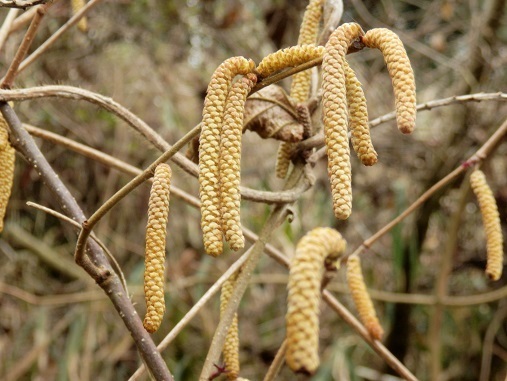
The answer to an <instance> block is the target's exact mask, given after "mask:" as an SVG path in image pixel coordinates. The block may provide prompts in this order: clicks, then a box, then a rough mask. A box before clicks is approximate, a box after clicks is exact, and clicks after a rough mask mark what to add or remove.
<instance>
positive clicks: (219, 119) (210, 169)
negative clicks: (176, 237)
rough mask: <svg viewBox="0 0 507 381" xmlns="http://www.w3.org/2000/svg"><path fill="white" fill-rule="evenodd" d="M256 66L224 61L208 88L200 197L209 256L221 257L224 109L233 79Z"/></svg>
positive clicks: (242, 60) (236, 60) (239, 59)
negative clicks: (221, 157) (221, 160)
mask: <svg viewBox="0 0 507 381" xmlns="http://www.w3.org/2000/svg"><path fill="white" fill-rule="evenodd" d="M254 66H255V64H254V63H253V61H251V60H247V59H246V58H244V57H232V58H229V59H227V60H225V61H224V62H223V63H222V64H221V65H220V66H219V67H218V68H217V69H216V70H215V72H214V73H213V75H212V77H211V81H210V83H209V85H208V90H207V94H206V99H205V101H204V108H203V114H202V122H201V127H202V130H201V136H200V140H199V194H200V198H201V228H202V232H203V239H204V248H205V250H206V253H208V254H209V255H212V256H215V257H216V256H218V255H220V254H221V253H222V250H223V242H222V226H221V215H220V211H221V206H220V182H219V157H220V139H221V129H222V125H223V117H224V107H225V103H226V100H227V95H228V93H229V89H230V86H231V82H232V79H233V78H234V77H235V76H236V75H238V74H241V75H246V74H248V73H250V72H252V71H253V69H254Z"/></svg>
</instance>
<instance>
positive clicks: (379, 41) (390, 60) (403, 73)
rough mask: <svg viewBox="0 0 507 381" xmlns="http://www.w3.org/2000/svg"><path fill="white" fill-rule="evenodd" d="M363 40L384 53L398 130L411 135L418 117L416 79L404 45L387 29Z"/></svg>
mask: <svg viewBox="0 0 507 381" xmlns="http://www.w3.org/2000/svg"><path fill="white" fill-rule="evenodd" d="M362 40H363V43H364V44H365V45H366V46H367V47H369V48H377V49H379V50H380V51H381V52H382V55H383V56H384V60H385V62H386V65H387V70H388V71H389V75H390V76H391V80H392V83H393V90H394V99H395V105H396V122H397V124H398V129H399V130H400V131H401V132H402V133H404V134H410V133H411V132H412V131H413V130H414V127H415V117H416V98H415V79H414V72H413V70H412V67H411V66H410V60H409V59H408V56H407V52H406V51H405V48H404V47H403V43H402V42H401V40H400V38H399V37H398V35H397V34H396V33H394V32H393V31H391V30H389V29H385V28H376V29H371V30H369V31H368V32H366V34H365V35H364V36H363V39H362Z"/></svg>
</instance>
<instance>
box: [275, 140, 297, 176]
mask: <svg viewBox="0 0 507 381" xmlns="http://www.w3.org/2000/svg"><path fill="white" fill-rule="evenodd" d="M294 147H295V146H294V144H292V143H289V142H281V143H280V145H279V146H278V153H277V154H276V165H275V173H276V177H278V178H279V179H285V177H287V173H288V172H289V167H290V158H291V156H292V153H293V152H294Z"/></svg>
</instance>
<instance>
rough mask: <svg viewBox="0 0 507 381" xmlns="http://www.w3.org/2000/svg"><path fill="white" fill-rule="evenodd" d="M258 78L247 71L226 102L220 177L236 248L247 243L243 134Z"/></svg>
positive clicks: (225, 218)
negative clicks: (242, 205)
mask: <svg viewBox="0 0 507 381" xmlns="http://www.w3.org/2000/svg"><path fill="white" fill-rule="evenodd" d="M256 82H257V77H256V76H255V75H254V74H247V75H246V76H244V77H243V78H241V79H240V80H238V81H237V82H236V83H235V84H234V85H233V86H232V88H231V90H230V92H229V95H228V97H227V102H226V106H225V114H224V125H223V128H222V138H221V141H220V160H219V163H220V164H219V170H220V172H219V181H220V200H221V202H220V203H221V208H222V231H223V233H224V235H225V240H226V241H227V242H228V243H229V246H230V247H231V249H232V250H234V251H236V250H240V249H242V248H243V247H244V246H245V238H244V237H243V232H242V230H241V220H240V203H241V194H240V191H239V185H240V176H241V175H240V172H241V137H242V134H243V114H244V110H245V102H246V98H247V96H248V93H249V92H250V90H251V89H252V87H253V86H254V85H255V83H256Z"/></svg>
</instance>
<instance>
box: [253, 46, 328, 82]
mask: <svg viewBox="0 0 507 381" xmlns="http://www.w3.org/2000/svg"><path fill="white" fill-rule="evenodd" d="M323 54H324V47H323V46H315V45H314V44H310V45H298V46H291V47H290V48H285V49H282V50H278V51H277V52H274V53H271V54H270V55H268V56H266V57H264V58H263V59H262V61H261V62H260V63H259V65H258V66H257V69H256V70H257V72H258V73H259V74H260V76H261V77H263V78H265V77H268V76H270V75H271V74H274V73H276V72H278V71H280V70H282V69H286V68H288V67H294V66H299V65H302V64H304V63H306V62H308V61H311V60H313V59H315V58H320V57H322V55H323Z"/></svg>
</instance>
